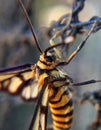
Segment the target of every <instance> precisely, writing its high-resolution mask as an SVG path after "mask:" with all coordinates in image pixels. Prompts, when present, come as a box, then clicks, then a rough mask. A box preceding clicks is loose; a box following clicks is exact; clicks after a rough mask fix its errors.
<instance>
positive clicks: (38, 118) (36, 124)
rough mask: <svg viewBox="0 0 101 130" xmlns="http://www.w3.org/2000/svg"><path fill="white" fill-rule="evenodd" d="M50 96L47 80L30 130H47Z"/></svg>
mask: <svg viewBox="0 0 101 130" xmlns="http://www.w3.org/2000/svg"><path fill="white" fill-rule="evenodd" d="M48 94H49V90H48V86H47V80H46V82H45V83H44V85H43V87H42V90H41V92H40V95H39V97H38V102H37V105H36V108H35V111H34V115H33V118H32V121H31V125H30V128H29V130H46V124H47V112H48Z"/></svg>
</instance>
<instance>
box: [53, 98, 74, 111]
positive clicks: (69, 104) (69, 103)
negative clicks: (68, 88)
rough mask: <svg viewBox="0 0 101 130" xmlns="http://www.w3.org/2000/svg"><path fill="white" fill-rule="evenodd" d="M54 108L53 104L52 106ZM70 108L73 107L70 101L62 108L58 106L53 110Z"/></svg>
mask: <svg viewBox="0 0 101 130" xmlns="http://www.w3.org/2000/svg"><path fill="white" fill-rule="evenodd" d="M54 106H55V104H54ZM68 106H70V107H72V106H73V103H72V100H71V99H70V100H69V102H67V103H66V104H64V105H63V106H60V107H56V108H53V109H55V110H60V109H65V108H66V107H68Z"/></svg>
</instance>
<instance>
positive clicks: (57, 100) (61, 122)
mask: <svg viewBox="0 0 101 130" xmlns="http://www.w3.org/2000/svg"><path fill="white" fill-rule="evenodd" d="M54 91H55V92H54ZM51 93H53V95H52V97H51V98H50V101H49V106H50V110H51V113H52V119H53V127H54V130H69V129H70V128H71V124H72V119H73V105H72V100H71V95H70V92H69V91H67V86H63V87H61V88H57V90H54V89H52V92H51Z"/></svg>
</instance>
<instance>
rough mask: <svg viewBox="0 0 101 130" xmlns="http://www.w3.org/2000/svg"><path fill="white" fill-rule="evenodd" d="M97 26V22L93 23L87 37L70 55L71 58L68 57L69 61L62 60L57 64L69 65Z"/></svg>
mask: <svg viewBox="0 0 101 130" xmlns="http://www.w3.org/2000/svg"><path fill="white" fill-rule="evenodd" d="M95 26H96V22H95V23H94V24H93V25H92V28H91V30H90V31H89V32H88V34H87V36H86V38H85V39H84V40H83V41H82V42H81V44H80V45H79V46H78V47H77V49H76V50H75V51H74V52H73V53H72V54H71V55H70V56H69V58H68V59H67V61H64V62H60V63H58V64H57V65H56V66H60V65H67V64H69V63H70V62H71V60H72V59H73V58H74V57H75V56H76V55H77V54H78V52H79V51H80V50H81V49H82V48H83V47H84V45H85V43H86V41H87V39H88V38H89V36H90V35H91V33H92V32H93V30H94V28H95Z"/></svg>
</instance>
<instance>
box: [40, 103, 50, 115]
mask: <svg viewBox="0 0 101 130" xmlns="http://www.w3.org/2000/svg"><path fill="white" fill-rule="evenodd" d="M47 110H48V107H47V106H43V105H41V113H43V114H45V113H46V111H47Z"/></svg>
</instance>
